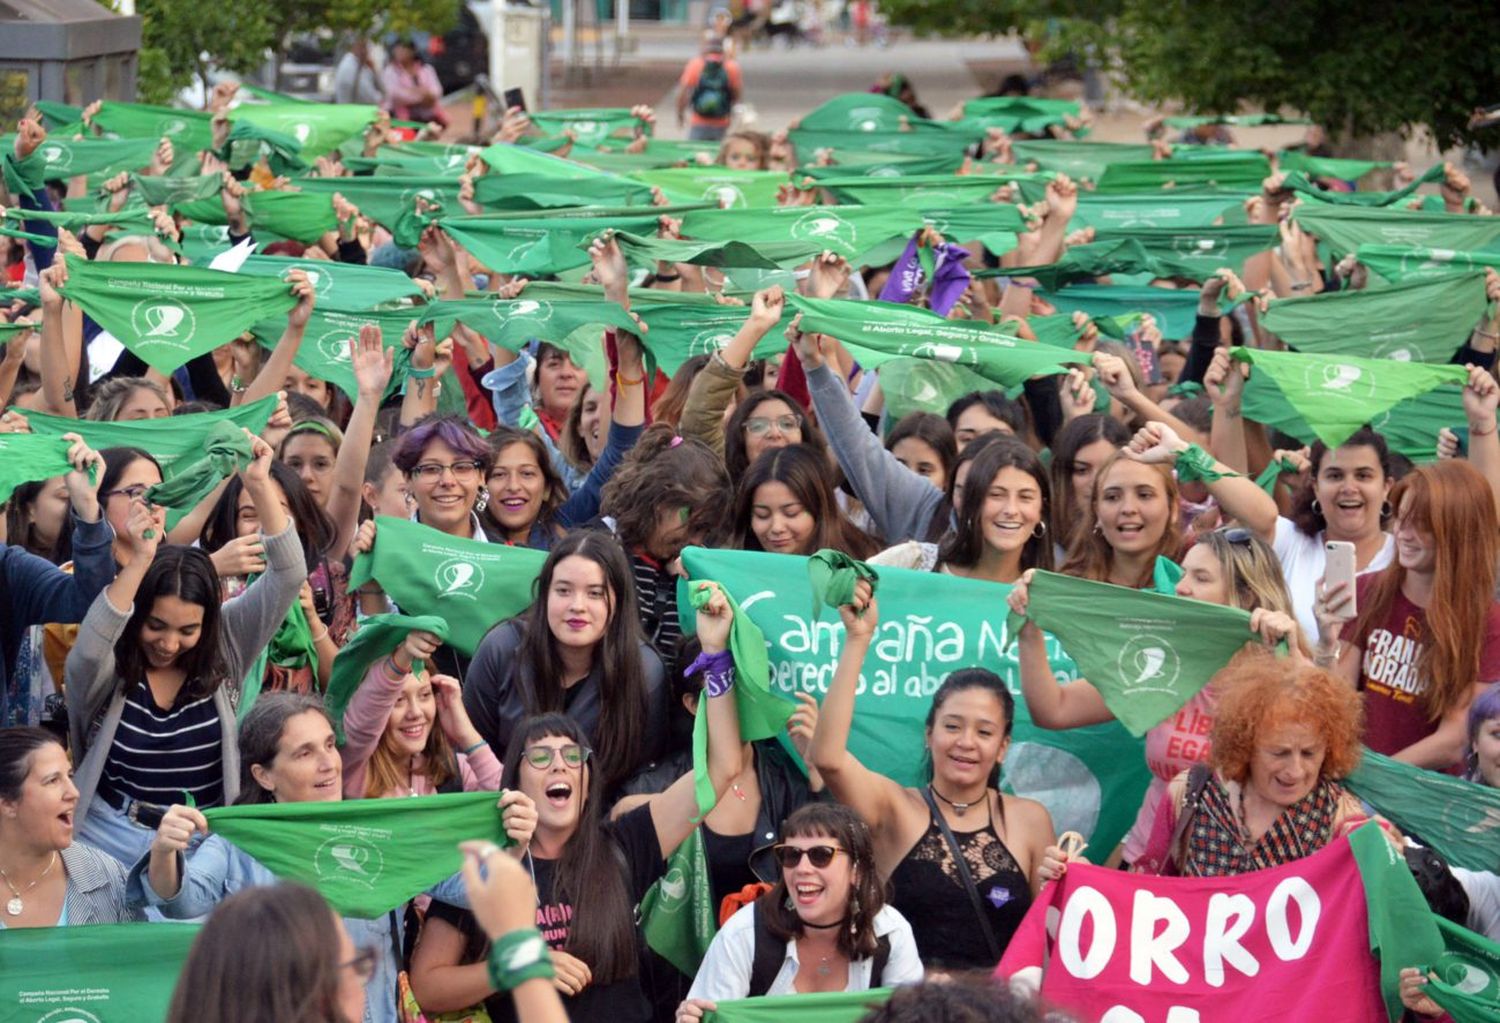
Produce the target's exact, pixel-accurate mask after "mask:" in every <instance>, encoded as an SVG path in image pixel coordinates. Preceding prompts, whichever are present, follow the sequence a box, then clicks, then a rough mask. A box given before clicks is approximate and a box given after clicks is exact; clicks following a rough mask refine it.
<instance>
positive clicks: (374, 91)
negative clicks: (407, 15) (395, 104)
mask: <svg viewBox="0 0 1500 1023" xmlns="http://www.w3.org/2000/svg"><path fill="white" fill-rule="evenodd" d="M333 101H334V102H335V103H367V104H372V105H374V106H379V105H381V104H382V103H384V102H385V85H384V84H383V83H382V81H381V72H380V67H379V66H378V65H377V64H376V63H375V54H374V53H373V52H371V50H370V40H368V39H366V38H365V37H364V36H355V37H354V38H353V39H351V40H350V41H349V48H348V49H347V50H345V51H344V55H343V56H342V57H340V58H339V62H338V66H337V67H335V68H334V70H333Z"/></svg>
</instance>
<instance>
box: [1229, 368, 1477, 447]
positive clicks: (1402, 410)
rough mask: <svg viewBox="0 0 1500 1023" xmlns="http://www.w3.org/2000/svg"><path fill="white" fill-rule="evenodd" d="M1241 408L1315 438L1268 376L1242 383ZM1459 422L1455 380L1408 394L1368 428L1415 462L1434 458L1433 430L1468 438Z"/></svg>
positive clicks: (1294, 434) (1303, 437) (1284, 428)
mask: <svg viewBox="0 0 1500 1023" xmlns="http://www.w3.org/2000/svg"><path fill="white" fill-rule="evenodd" d="M1244 406H1245V408H1244V411H1245V416H1246V418H1248V419H1252V420H1254V421H1255V422H1257V423H1264V424H1266V425H1267V426H1274V427H1276V429H1278V430H1280V431H1281V432H1282V433H1285V434H1288V435H1290V436H1292V437H1295V438H1297V440H1299V441H1301V442H1302V443H1303V444H1311V443H1312V442H1313V441H1315V440H1317V439H1318V432H1317V430H1315V429H1313V428H1312V427H1311V426H1310V425H1308V422H1307V420H1306V419H1304V418H1303V417H1302V414H1301V413H1300V412H1298V411H1297V410H1296V409H1295V408H1293V407H1292V406H1291V405H1290V404H1288V403H1287V400H1286V398H1285V397H1283V396H1282V393H1281V391H1280V390H1278V389H1277V387H1276V384H1275V383H1273V382H1272V381H1271V379H1270V378H1269V377H1264V378H1260V379H1257V378H1256V377H1254V376H1252V377H1251V378H1250V380H1249V381H1248V382H1247V383H1246V384H1245V400H1244ZM1464 422H1465V416H1464V405H1463V385H1462V384H1461V383H1458V382H1452V383H1446V384H1443V385H1442V386H1441V387H1437V388H1434V389H1433V390H1431V391H1427V392H1425V393H1423V394H1418V395H1415V396H1414V397H1411V398H1407V399H1406V400H1405V401H1401V402H1397V403H1396V404H1395V405H1393V406H1391V407H1390V408H1389V409H1387V410H1384V411H1380V412H1377V413H1375V414H1374V415H1372V416H1371V417H1370V427H1371V429H1373V430H1375V431H1376V432H1377V433H1379V434H1380V435H1381V436H1382V437H1384V438H1385V441H1386V443H1387V444H1388V445H1389V446H1390V449H1391V450H1392V451H1395V452H1397V453H1399V454H1401V455H1402V456H1404V457H1406V458H1409V459H1411V460H1412V461H1413V462H1416V463H1418V464H1425V463H1427V462H1431V461H1434V460H1435V459H1436V458H1437V433H1438V431H1439V430H1441V429H1442V428H1443V427H1445V426H1446V427H1448V428H1449V429H1451V430H1453V432H1454V433H1456V434H1458V436H1459V439H1460V440H1461V441H1462V440H1464V439H1465V438H1466V437H1467V436H1468V427H1467V426H1465V425H1464Z"/></svg>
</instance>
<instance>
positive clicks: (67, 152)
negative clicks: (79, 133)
mask: <svg viewBox="0 0 1500 1023" xmlns="http://www.w3.org/2000/svg"><path fill="white" fill-rule="evenodd" d="M37 151H38V152H39V153H41V154H42V162H43V163H45V164H46V165H47V170H48V171H49V172H56V171H62V170H67V169H68V168H69V167H71V166H73V151H72V150H71V149H69V148H67V147H66V146H59V145H58V144H57V143H55V142H54V143H51V144H48V145H43V146H42V147H41V149H39V150H37Z"/></svg>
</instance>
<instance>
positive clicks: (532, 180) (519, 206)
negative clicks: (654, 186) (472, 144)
mask: <svg viewBox="0 0 1500 1023" xmlns="http://www.w3.org/2000/svg"><path fill="white" fill-rule="evenodd" d="M695 198H696V197H695ZM474 200H475V201H476V202H478V203H479V204H480V205H481V206H483V207H485V208H486V209H493V210H537V209H554V208H557V207H569V206H571V207H583V206H650V205H651V188H650V186H649V185H643V184H641V183H640V182H639V181H630V180H628V179H626V178H615V177H604V176H603V175H601V176H599V177H593V178H559V177H556V176H555V175H551V174H535V173H532V174H486V175H484V176H482V177H480V178H476V179H475V181H474ZM690 201H691V200H690Z"/></svg>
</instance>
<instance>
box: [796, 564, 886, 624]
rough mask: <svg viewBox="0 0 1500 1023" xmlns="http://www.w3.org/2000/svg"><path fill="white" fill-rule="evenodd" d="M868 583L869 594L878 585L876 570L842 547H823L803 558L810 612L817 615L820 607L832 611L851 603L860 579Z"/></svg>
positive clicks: (821, 609)
mask: <svg viewBox="0 0 1500 1023" xmlns="http://www.w3.org/2000/svg"><path fill="white" fill-rule="evenodd" d="M861 581H863V582H866V583H869V584H870V594H871V595H872V596H873V595H874V593H875V590H876V588H877V587H878V586H879V585H880V576H879V574H878V573H877V572H876V571H875V570H874V569H873V568H871V567H870V566H869V565H866V564H865V563H864V562H863V561H857V560H855V559H854V558H851V557H850V556H849V555H847V554H845V553H844V552H843V551H835V550H830V549H826V548H825V549H824V550H821V551H818V552H817V553H816V554H814V555H813V556H812V557H810V558H808V559H807V585H808V588H809V589H811V590H812V598H813V602H812V616H813V617H814V618H817V617H819V616H820V615H822V613H823V608H824V607H825V606H826V607H831V608H833V609H834V610H835V611H837V610H838V609H839V608H841V607H843V606H844V605H845V604H852V603H854V592H855V587H856V586H857V585H858V584H859V583H860V582H861Z"/></svg>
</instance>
